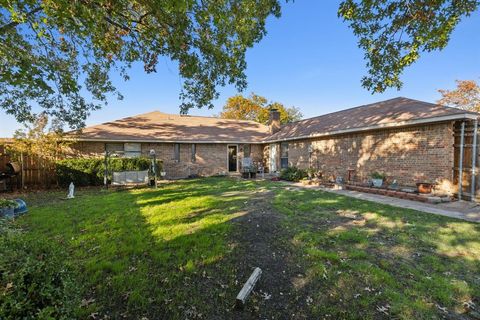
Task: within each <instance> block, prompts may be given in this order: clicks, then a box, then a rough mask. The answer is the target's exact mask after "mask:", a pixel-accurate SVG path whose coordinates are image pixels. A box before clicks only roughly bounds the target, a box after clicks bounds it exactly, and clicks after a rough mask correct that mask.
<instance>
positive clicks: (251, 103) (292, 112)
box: [219, 93, 303, 124]
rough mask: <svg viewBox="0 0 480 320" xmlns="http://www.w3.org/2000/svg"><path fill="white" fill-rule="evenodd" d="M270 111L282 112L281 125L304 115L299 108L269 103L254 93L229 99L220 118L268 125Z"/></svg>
mask: <svg viewBox="0 0 480 320" xmlns="http://www.w3.org/2000/svg"><path fill="white" fill-rule="evenodd" d="M270 109H277V110H278V111H279V112H280V123H282V124H284V123H288V122H292V121H297V120H300V119H302V117H303V115H302V113H301V112H300V110H299V109H298V108H297V107H285V106H284V105H283V104H281V103H279V102H270V103H269V102H268V100H267V99H266V98H265V97H262V96H259V95H257V94H255V93H252V94H251V95H250V96H249V97H244V96H242V95H236V96H233V97H230V98H228V99H227V102H226V103H225V105H224V106H223V110H222V112H221V113H220V115H219V116H220V118H224V119H237V120H251V121H257V122H260V123H263V124H268V119H269V113H270Z"/></svg>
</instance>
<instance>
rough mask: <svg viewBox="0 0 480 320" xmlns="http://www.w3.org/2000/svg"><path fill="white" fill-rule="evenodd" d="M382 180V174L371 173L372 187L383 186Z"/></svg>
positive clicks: (383, 176)
mask: <svg viewBox="0 0 480 320" xmlns="http://www.w3.org/2000/svg"><path fill="white" fill-rule="evenodd" d="M384 179H385V175H384V174H382V173H380V172H376V171H375V172H373V173H372V183H373V186H374V187H376V188H380V187H381V186H382V184H383V180H384Z"/></svg>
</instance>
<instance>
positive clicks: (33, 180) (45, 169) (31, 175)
mask: <svg viewBox="0 0 480 320" xmlns="http://www.w3.org/2000/svg"><path fill="white" fill-rule="evenodd" d="M9 162H17V163H19V164H20V167H21V171H20V175H18V176H17V177H15V178H12V179H11V180H10V181H8V182H7V184H8V185H9V188H12V189H20V188H21V189H39V188H42V189H44V188H46V189H48V188H52V187H56V186H57V177H56V173H55V164H54V163H52V162H51V161H48V160H46V159H43V158H41V157H38V156H31V155H22V154H20V155H16V156H12V155H10V154H8V152H7V151H6V150H5V146H4V145H0V172H4V171H6V169H7V167H6V165H7V163H9Z"/></svg>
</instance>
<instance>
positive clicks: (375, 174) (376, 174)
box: [372, 171, 385, 180]
mask: <svg viewBox="0 0 480 320" xmlns="http://www.w3.org/2000/svg"><path fill="white" fill-rule="evenodd" d="M372 179H382V180H383V179H385V174H383V173H380V172H376V171H375V172H372Z"/></svg>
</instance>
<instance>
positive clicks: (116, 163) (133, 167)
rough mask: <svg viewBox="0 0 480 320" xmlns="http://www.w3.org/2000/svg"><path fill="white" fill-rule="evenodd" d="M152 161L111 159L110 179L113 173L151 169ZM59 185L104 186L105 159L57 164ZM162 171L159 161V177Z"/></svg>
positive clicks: (85, 159) (83, 159) (58, 162)
mask: <svg viewBox="0 0 480 320" xmlns="http://www.w3.org/2000/svg"><path fill="white" fill-rule="evenodd" d="M150 164H151V159H149V158H146V157H140V158H109V159H108V179H109V180H111V176H112V172H113V171H137V170H148V169H150ZM55 167H56V173H57V179H58V183H59V184H60V185H61V186H67V185H69V184H70V182H73V183H74V184H75V185H76V186H98V185H101V184H103V177H104V172H105V159H104V158H80V159H65V160H60V161H57V162H56V166H55ZM161 169H162V163H161V161H159V160H157V175H158V173H159V172H160V171H161Z"/></svg>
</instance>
